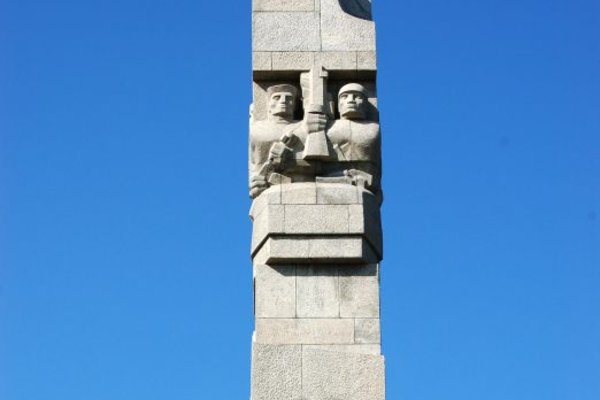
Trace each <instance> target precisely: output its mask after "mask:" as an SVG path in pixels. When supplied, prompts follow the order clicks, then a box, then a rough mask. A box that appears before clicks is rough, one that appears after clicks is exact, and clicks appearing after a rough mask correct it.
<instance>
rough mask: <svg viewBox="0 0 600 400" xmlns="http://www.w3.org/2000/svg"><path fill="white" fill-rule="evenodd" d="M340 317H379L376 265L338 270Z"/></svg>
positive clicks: (347, 267)
mask: <svg viewBox="0 0 600 400" xmlns="http://www.w3.org/2000/svg"><path fill="white" fill-rule="evenodd" d="M340 316H341V317H346V318H348V317H352V318H378V317H379V273H378V266H377V265H376V264H371V265H358V266H346V267H344V268H340Z"/></svg>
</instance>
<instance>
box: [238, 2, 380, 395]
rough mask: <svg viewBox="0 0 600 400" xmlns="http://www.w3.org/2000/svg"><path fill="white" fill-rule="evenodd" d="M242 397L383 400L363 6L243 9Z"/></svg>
mask: <svg viewBox="0 0 600 400" xmlns="http://www.w3.org/2000/svg"><path fill="white" fill-rule="evenodd" d="M252 24H253V88H254V89H253V104H252V107H251V120H250V139H249V146H250V149H249V186H250V196H251V197H252V198H253V203H252V208H251V210H250V217H251V219H252V221H253V233H252V249H251V254H252V262H253V271H254V303H255V307H254V313H255V322H256V323H255V332H254V335H253V338H252V384H251V399H252V400H288V399H289V400H383V399H384V398H385V379H384V377H385V372H384V358H383V356H382V355H381V332H380V318H379V317H380V307H379V303H380V295H379V276H380V261H381V259H382V233H381V222H380V212H379V209H380V204H381V198H382V195H381V189H380V176H381V156H380V154H381V152H380V130H379V124H378V121H379V118H378V112H377V91H376V80H375V78H376V63H375V59H376V58H375V27H374V23H373V21H372V18H371V1H370V0H293V1H292V0H253V16H252Z"/></svg>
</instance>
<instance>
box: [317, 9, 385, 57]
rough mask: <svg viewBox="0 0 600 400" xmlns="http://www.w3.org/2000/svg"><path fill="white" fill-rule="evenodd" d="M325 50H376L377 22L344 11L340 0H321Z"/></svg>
mask: <svg viewBox="0 0 600 400" xmlns="http://www.w3.org/2000/svg"><path fill="white" fill-rule="evenodd" d="M321 35H322V37H321V42H322V50H323V51H374V50H375V24H374V23H373V21H369V20H365V19H361V18H356V17H354V16H352V15H349V14H347V13H345V12H343V11H342V8H341V6H340V3H339V0H321Z"/></svg>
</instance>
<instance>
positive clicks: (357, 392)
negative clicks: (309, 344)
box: [302, 349, 385, 400]
mask: <svg viewBox="0 0 600 400" xmlns="http://www.w3.org/2000/svg"><path fill="white" fill-rule="evenodd" d="M302 396H303V399H304V400H334V399H335V400H338V399H340V400H342V399H343V400H384V399H385V365H384V358H383V357H382V356H378V355H366V354H352V353H342V352H329V351H319V350H315V349H304V350H303V352H302Z"/></svg>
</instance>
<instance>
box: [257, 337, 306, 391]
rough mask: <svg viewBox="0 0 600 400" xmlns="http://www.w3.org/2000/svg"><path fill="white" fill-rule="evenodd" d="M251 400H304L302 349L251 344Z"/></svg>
mask: <svg viewBox="0 0 600 400" xmlns="http://www.w3.org/2000/svg"><path fill="white" fill-rule="evenodd" d="M251 398H252V400H273V399H290V400H302V348H301V346H275V345H269V344H259V343H253V344H252V392H251Z"/></svg>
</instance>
